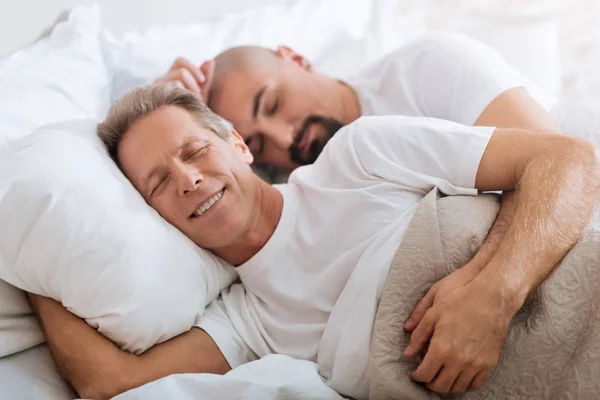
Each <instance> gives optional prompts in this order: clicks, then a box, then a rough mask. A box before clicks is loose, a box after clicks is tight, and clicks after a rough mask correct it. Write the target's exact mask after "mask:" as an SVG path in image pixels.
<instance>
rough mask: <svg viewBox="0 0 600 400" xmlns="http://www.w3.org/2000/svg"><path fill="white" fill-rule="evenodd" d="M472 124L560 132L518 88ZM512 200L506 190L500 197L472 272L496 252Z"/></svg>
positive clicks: (510, 216) (509, 218) (512, 195)
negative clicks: (498, 206)
mask: <svg viewBox="0 0 600 400" xmlns="http://www.w3.org/2000/svg"><path fill="white" fill-rule="evenodd" d="M475 125H476V126H494V127H496V128H518V129H524V130H527V131H534V132H539V131H546V132H556V133H558V132H559V131H560V128H559V127H558V125H556V123H555V122H554V120H553V119H552V117H551V116H550V115H549V114H548V113H547V112H546V111H545V110H544V109H543V108H542V107H541V106H540V105H539V104H538V103H537V102H536V101H535V100H534V99H533V98H531V96H529V94H527V92H526V91H525V90H524V89H521V88H515V89H510V90H507V91H506V92H504V93H502V94H501V95H500V96H498V97H497V98H496V99H495V100H494V101H493V102H492V103H491V104H490V105H489V106H488V107H487V108H486V109H485V110H484V111H483V113H482V114H481V115H480V116H479V118H478V119H477V121H475ZM515 201H516V200H515V192H514V191H506V192H504V193H503V194H502V205H501V207H500V211H499V213H498V216H497V217H496V222H495V223H494V225H493V226H492V229H490V232H489V234H488V237H487V239H486V240H485V242H484V243H483V245H482V246H481V248H480V249H479V252H478V253H477V254H476V255H475V258H474V260H473V261H474V262H473V263H469V267H472V268H475V269H476V271H475V272H479V271H480V270H481V269H483V268H484V267H485V266H486V265H487V263H488V262H489V261H490V260H491V258H492V257H493V256H494V254H495V253H496V250H497V249H498V245H499V244H500V242H501V241H502V238H503V237H504V234H505V233H506V229H508V225H509V224H510V222H511V221H512V219H513V217H514V214H515Z"/></svg>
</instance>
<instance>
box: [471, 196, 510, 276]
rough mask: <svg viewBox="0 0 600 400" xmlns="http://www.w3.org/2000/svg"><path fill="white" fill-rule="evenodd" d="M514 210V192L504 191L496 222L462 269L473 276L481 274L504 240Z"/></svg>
mask: <svg viewBox="0 0 600 400" xmlns="http://www.w3.org/2000/svg"><path fill="white" fill-rule="evenodd" d="M515 209H516V194H515V192H514V191H505V192H504V193H502V197H501V206H500V210H499V211H498V215H497V216H496V220H495V221H494V224H493V225H492V228H491V229H490V231H489V233H488V235H487V237H486V239H485V242H484V243H483V244H482V245H481V247H480V248H479V250H478V251H477V253H476V254H475V256H473V258H472V259H471V261H470V262H469V263H468V264H467V265H465V266H464V268H468V269H471V270H472V272H473V275H477V274H478V273H479V272H481V271H482V270H483V269H484V268H485V266H486V265H487V264H488V263H489V262H490V260H491V259H492V257H493V256H494V254H496V251H497V250H498V246H499V245H500V243H501V242H502V240H503V239H504V235H505V234H506V231H507V230H508V227H509V226H510V223H511V222H512V220H513V218H514V215H515Z"/></svg>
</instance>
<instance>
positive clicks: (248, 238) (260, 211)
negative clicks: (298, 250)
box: [212, 176, 283, 266]
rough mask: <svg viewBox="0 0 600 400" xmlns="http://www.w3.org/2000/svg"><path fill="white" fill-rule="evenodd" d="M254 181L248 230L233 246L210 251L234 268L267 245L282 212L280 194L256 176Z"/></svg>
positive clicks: (281, 197)
mask: <svg viewBox="0 0 600 400" xmlns="http://www.w3.org/2000/svg"><path fill="white" fill-rule="evenodd" d="M255 179H257V181H258V184H257V193H256V196H255V203H254V204H255V205H256V206H255V207H254V208H255V209H254V210H253V212H252V216H251V221H250V223H249V225H248V229H246V231H245V233H244V234H242V235H241V236H240V237H239V238H238V239H237V240H236V241H235V242H234V243H233V244H231V245H229V246H226V247H221V248H218V249H212V252H213V253H214V254H215V255H216V256H217V257H220V258H222V259H223V260H225V261H226V262H228V263H229V264H232V265H234V266H238V265H241V264H243V263H245V262H246V261H248V260H250V259H251V258H252V257H254V255H256V253H258V252H259V251H260V249H262V248H263V247H264V246H265V245H266V244H267V242H268V241H269V239H270V238H271V236H273V233H274V232H275V229H276V228H277V225H278V224H279V220H280V218H281V213H282V211H283V196H282V195H281V193H280V192H279V191H278V190H277V189H275V188H274V187H272V186H271V185H269V184H268V183H266V182H265V181H263V180H262V179H260V178H259V177H258V176H255Z"/></svg>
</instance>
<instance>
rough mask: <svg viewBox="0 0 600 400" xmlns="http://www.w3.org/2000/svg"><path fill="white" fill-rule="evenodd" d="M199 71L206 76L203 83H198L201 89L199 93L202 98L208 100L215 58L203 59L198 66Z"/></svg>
mask: <svg viewBox="0 0 600 400" xmlns="http://www.w3.org/2000/svg"><path fill="white" fill-rule="evenodd" d="M200 72H201V73H202V74H203V75H204V77H205V78H206V80H205V81H204V83H202V84H201V85H200V90H201V92H200V94H201V95H202V98H203V99H205V100H206V101H208V96H209V93H210V89H211V87H212V82H213V78H214V75H215V60H208V61H205V62H204V63H203V64H202V65H201V66H200Z"/></svg>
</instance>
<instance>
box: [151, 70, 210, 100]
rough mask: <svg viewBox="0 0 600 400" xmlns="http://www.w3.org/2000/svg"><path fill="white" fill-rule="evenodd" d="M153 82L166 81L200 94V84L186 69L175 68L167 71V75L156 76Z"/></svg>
mask: <svg viewBox="0 0 600 400" xmlns="http://www.w3.org/2000/svg"><path fill="white" fill-rule="evenodd" d="M155 83H166V84H170V85H174V86H177V87H180V88H182V89H187V90H189V91H190V92H193V93H195V94H198V95H199V94H200V85H199V84H198V82H197V81H196V79H195V78H194V76H193V75H192V73H191V72H190V71H188V70H187V69H176V70H172V71H171V72H169V73H168V74H167V75H165V76H163V77H161V78H158V79H157V80H156V81H155Z"/></svg>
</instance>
